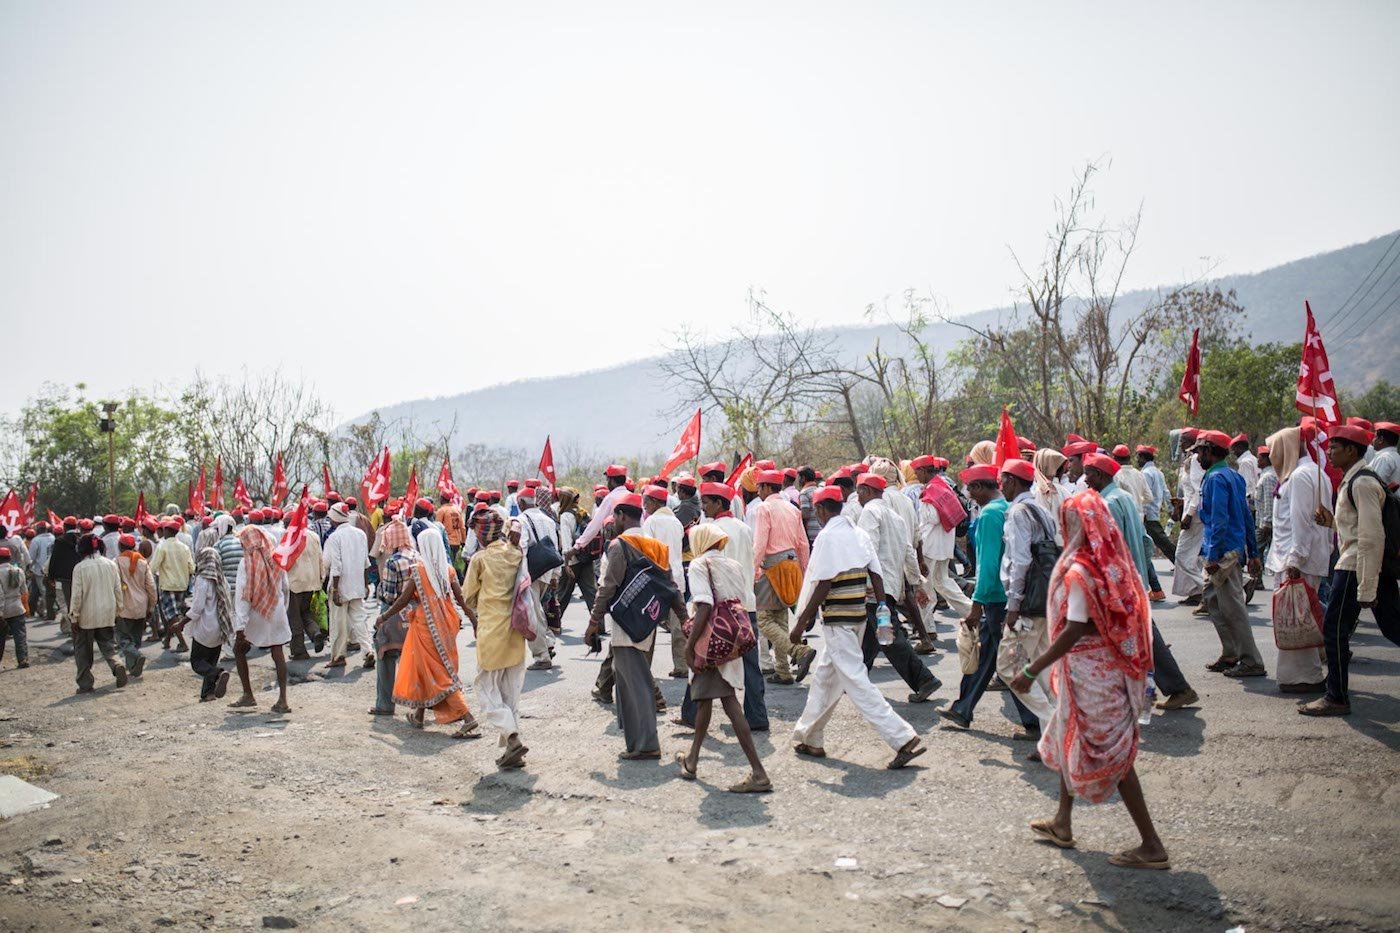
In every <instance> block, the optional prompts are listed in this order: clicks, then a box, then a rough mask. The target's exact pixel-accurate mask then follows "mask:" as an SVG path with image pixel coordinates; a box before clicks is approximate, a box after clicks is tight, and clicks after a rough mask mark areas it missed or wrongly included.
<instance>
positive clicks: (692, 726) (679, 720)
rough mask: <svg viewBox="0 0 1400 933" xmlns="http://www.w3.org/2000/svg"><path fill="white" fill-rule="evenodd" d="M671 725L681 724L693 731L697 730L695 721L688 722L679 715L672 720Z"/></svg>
mask: <svg viewBox="0 0 1400 933" xmlns="http://www.w3.org/2000/svg"><path fill="white" fill-rule="evenodd" d="M671 725H673V726H680V727H681V728H682V729H689V730H691V731H692V732H693V731H695V724H694V723H691V722H686V721H685V720H684V719H682V718H681V717H679V716H676V717H675V718H673V719H672V720H671Z"/></svg>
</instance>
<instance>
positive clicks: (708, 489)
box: [700, 483, 734, 502]
mask: <svg viewBox="0 0 1400 933" xmlns="http://www.w3.org/2000/svg"><path fill="white" fill-rule="evenodd" d="M700 495H702V496H719V497H720V498H721V499H723V500H724V501H725V502H728V501H729V500H731V499H733V498H734V490H733V489H732V488H730V487H729V486H726V485H724V484H723V483H701V484H700Z"/></svg>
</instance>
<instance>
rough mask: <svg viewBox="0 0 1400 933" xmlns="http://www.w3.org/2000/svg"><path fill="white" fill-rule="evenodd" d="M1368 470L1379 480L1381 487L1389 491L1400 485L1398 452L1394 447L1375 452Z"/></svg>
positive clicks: (1399, 458) (1399, 457)
mask: <svg viewBox="0 0 1400 933" xmlns="http://www.w3.org/2000/svg"><path fill="white" fill-rule="evenodd" d="M1369 468H1370V470H1371V471H1372V472H1373V473H1375V474H1376V475H1377V476H1379V477H1380V478H1381V485H1383V486H1385V487H1386V488H1387V489H1389V488H1390V487H1391V486H1394V485H1395V484H1396V483H1400V451H1396V449H1395V448H1394V447H1387V448H1385V449H1384V450H1377V451H1376V454H1375V456H1374V457H1372V458H1371V462H1370V464H1369Z"/></svg>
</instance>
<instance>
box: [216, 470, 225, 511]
mask: <svg viewBox="0 0 1400 933" xmlns="http://www.w3.org/2000/svg"><path fill="white" fill-rule="evenodd" d="M214 508H216V509H218V510H219V511H221V512H222V511H223V508H224V458H223V457H216V458H215V459H214Z"/></svg>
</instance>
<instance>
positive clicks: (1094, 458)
mask: <svg viewBox="0 0 1400 933" xmlns="http://www.w3.org/2000/svg"><path fill="white" fill-rule="evenodd" d="M1089 467H1093V468H1094V469H1096V470H1098V471H1100V472H1102V473H1106V474H1108V475H1109V476H1114V475H1116V474H1117V472H1118V470H1119V469H1120V467H1119V466H1118V461H1117V460H1114V459H1113V458H1112V457H1107V456H1104V455H1103V454H1085V455H1084V468H1085V469H1088V468H1089Z"/></svg>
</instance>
